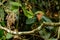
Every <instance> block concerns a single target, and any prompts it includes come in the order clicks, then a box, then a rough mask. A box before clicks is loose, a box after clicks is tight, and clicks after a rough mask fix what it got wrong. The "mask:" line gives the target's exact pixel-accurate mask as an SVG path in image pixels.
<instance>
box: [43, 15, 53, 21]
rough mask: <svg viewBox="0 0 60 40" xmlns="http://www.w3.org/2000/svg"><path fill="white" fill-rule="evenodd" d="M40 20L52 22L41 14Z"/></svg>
mask: <svg viewBox="0 0 60 40" xmlns="http://www.w3.org/2000/svg"><path fill="white" fill-rule="evenodd" d="M42 20H43V21H45V22H52V21H51V20H50V19H49V18H47V17H45V16H42Z"/></svg>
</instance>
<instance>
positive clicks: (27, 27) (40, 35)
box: [0, 0, 60, 40]
mask: <svg viewBox="0 0 60 40" xmlns="http://www.w3.org/2000/svg"><path fill="white" fill-rule="evenodd" d="M59 13H60V0H0V25H2V26H3V27H6V28H8V29H10V30H12V31H17V32H19V31H21V32H23V31H31V30H34V29H36V28H37V27H38V26H40V25H41V24H42V23H43V22H49V23H50V22H53V23H56V22H59V20H60V17H59V16H60V14H59ZM58 28H59V27H58V26H43V27H42V28H41V30H40V31H37V32H35V33H33V34H26V35H14V34H11V33H8V32H6V31H5V30H2V29H0V40H57V39H58Z"/></svg>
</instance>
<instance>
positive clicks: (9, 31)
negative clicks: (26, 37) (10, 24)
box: [0, 22, 60, 35]
mask: <svg viewBox="0 0 60 40" xmlns="http://www.w3.org/2000/svg"><path fill="white" fill-rule="evenodd" d="M43 25H45V26H46V25H48V26H60V22H58V23H49V22H44V23H42V24H41V25H40V26H39V27H37V28H36V29H34V30H32V31H24V32H17V31H12V30H9V29H8V28H6V27H2V26H1V25H0V29H3V30H5V31H7V32H8V33H11V34H18V35H23V34H31V33H34V32H36V31H39V30H41V28H42V26H43Z"/></svg>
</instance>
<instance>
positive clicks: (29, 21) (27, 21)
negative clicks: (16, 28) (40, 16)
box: [26, 18, 36, 24]
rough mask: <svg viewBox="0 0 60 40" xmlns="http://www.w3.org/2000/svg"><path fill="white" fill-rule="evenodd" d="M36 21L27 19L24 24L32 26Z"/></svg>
mask: <svg viewBox="0 0 60 40" xmlns="http://www.w3.org/2000/svg"><path fill="white" fill-rule="evenodd" d="M35 21H36V18H29V19H27V20H26V24H32V23H34V22H35Z"/></svg>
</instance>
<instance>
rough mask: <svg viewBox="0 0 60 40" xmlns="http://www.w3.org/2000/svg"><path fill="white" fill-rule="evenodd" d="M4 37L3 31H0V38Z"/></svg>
mask: <svg viewBox="0 0 60 40" xmlns="http://www.w3.org/2000/svg"><path fill="white" fill-rule="evenodd" d="M3 35H4V30H1V29H0V37H2V36H3Z"/></svg>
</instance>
